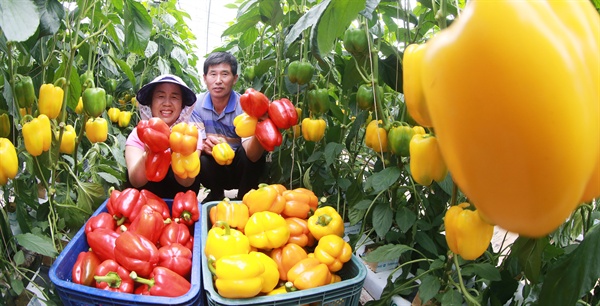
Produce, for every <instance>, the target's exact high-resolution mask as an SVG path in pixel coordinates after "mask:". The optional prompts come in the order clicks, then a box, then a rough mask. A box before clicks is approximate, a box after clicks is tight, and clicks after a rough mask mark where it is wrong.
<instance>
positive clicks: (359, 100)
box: [356, 83, 383, 110]
mask: <svg viewBox="0 0 600 306" xmlns="http://www.w3.org/2000/svg"><path fill="white" fill-rule="evenodd" d="M376 88H377V92H375V93H374V92H373V86H372V85H371V84H370V83H369V84H362V85H360V87H358V91H356V105H357V106H358V108H360V109H363V110H371V109H373V107H374V106H375V100H376V98H379V99H378V100H377V101H383V87H381V86H379V85H377V86H376ZM375 95H377V96H375Z"/></svg>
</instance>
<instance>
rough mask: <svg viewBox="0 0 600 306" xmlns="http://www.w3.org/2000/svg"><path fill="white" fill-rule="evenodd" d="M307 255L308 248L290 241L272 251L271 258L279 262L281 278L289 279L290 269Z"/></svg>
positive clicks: (278, 267)
mask: <svg viewBox="0 0 600 306" xmlns="http://www.w3.org/2000/svg"><path fill="white" fill-rule="evenodd" d="M307 257H308V254H307V253H306V250H304V248H302V247H301V246H299V245H297V244H294V243H288V244H286V245H284V246H283V247H280V248H276V249H273V250H272V251H271V258H272V259H273V260H274V261H275V263H276V264H277V269H278V270H279V278H281V280H287V273H288V271H289V270H290V269H291V268H292V267H293V266H294V265H295V264H296V263H298V262H299V261H300V260H302V259H304V258H307Z"/></svg>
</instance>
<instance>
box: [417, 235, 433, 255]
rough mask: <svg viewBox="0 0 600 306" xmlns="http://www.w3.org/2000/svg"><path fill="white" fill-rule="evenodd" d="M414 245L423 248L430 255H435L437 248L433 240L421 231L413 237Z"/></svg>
mask: <svg viewBox="0 0 600 306" xmlns="http://www.w3.org/2000/svg"><path fill="white" fill-rule="evenodd" d="M415 243H416V244H418V245H420V246H421V247H423V248H424V249H425V250H427V251H428V252H430V253H431V254H437V247H436V246H435V243H434V242H433V239H431V237H430V236H429V235H428V234H426V233H425V232H423V231H418V232H417V234H416V235H415Z"/></svg>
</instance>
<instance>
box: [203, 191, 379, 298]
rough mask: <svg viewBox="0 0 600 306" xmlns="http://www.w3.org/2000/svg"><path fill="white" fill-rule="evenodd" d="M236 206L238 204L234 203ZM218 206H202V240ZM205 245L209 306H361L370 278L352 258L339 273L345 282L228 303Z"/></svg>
mask: <svg viewBox="0 0 600 306" xmlns="http://www.w3.org/2000/svg"><path fill="white" fill-rule="evenodd" d="M232 202H235V201H232ZM217 204H218V202H209V203H205V204H203V205H202V216H201V217H200V220H202V237H206V234H207V233H208V230H209V228H210V227H212V224H211V223H210V215H209V210H210V208H211V207H213V206H215V205H217ZM205 246H206V241H205V240H202V280H203V284H204V291H206V303H207V305H210V306H215V305H219V306H221V305H223V306H224V305H277V306H281V305H304V304H309V303H315V302H316V303H319V305H325V306H331V305H346V306H348V305H358V304H359V302H360V294H361V291H362V288H363V284H364V282H365V278H366V277H367V269H366V267H365V265H364V264H363V263H362V261H361V260H360V259H359V258H358V257H356V256H355V255H352V259H351V260H350V261H349V262H347V263H346V264H344V267H343V268H342V269H341V270H340V271H338V272H337V274H338V275H339V276H340V277H341V278H342V281H340V282H337V283H334V284H330V285H325V286H321V287H317V288H312V289H306V290H298V291H295V292H288V293H284V294H277V295H271V296H257V297H253V298H247V299H228V298H224V297H222V296H221V295H219V293H217V291H216V289H215V287H214V283H213V279H212V274H211V273H210V271H209V270H208V260H207V259H206V255H204V247H205Z"/></svg>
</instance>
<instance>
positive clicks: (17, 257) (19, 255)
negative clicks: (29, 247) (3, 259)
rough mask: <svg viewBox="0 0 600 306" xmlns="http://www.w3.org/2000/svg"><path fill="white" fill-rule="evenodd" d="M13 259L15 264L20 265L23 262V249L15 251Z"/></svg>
mask: <svg viewBox="0 0 600 306" xmlns="http://www.w3.org/2000/svg"><path fill="white" fill-rule="evenodd" d="M13 260H14V261H15V264H16V265H17V266H20V265H22V264H23V263H24V262H25V254H23V250H19V251H18V252H17V253H15V256H14V257H13Z"/></svg>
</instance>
